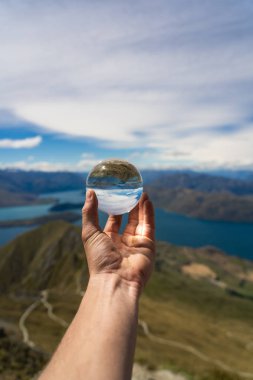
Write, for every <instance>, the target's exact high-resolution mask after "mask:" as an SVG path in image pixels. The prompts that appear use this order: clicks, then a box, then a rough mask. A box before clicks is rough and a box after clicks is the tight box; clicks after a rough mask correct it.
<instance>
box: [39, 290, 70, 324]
mask: <svg viewBox="0 0 253 380" xmlns="http://www.w3.org/2000/svg"><path fill="white" fill-rule="evenodd" d="M40 294H41V299H40V302H41V303H42V305H43V306H44V307H45V308H46V309H47V315H48V317H49V318H50V319H51V320H52V321H54V322H56V323H59V325H61V326H62V327H65V328H66V327H68V323H67V322H66V321H64V319H62V318H60V317H57V315H55V314H54V312H53V305H52V304H51V303H49V302H48V290H47V289H45V290H42V291H41V292H40Z"/></svg>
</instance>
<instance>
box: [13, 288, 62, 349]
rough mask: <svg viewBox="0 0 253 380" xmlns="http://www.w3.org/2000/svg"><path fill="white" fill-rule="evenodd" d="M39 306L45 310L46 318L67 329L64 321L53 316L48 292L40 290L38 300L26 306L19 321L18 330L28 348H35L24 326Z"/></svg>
mask: <svg viewBox="0 0 253 380" xmlns="http://www.w3.org/2000/svg"><path fill="white" fill-rule="evenodd" d="M40 304H42V305H43V306H44V307H45V308H46V310H47V315H48V318H50V319H51V320H52V321H54V322H56V323H58V324H59V325H61V326H62V327H64V328H67V327H68V323H67V322H66V321H64V319H62V318H60V317H57V315H56V314H54V312H53V305H52V304H50V303H49V302H48V290H47V289H45V290H42V291H41V292H40V299H39V300H37V301H35V302H33V303H32V304H31V305H30V306H28V308H27V309H26V310H25V311H24V313H23V314H22V315H21V317H20V319H19V329H20V331H21V333H22V335H23V342H24V343H25V344H27V345H28V346H29V347H35V343H34V342H33V341H32V340H30V337H29V331H28V328H27V326H26V320H27V318H28V317H29V316H30V315H31V313H32V312H33V311H34V310H35V309H36V308H37V307H38V306H39V305H40Z"/></svg>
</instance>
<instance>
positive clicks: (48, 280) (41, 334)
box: [0, 221, 253, 380]
mask: <svg viewBox="0 0 253 380" xmlns="http://www.w3.org/2000/svg"><path fill="white" fill-rule="evenodd" d="M0 279H1V280H0V309H1V315H0V363H1V367H0V368H1V371H2V372H1V373H2V375H1V376H2V378H1V376H0V378H1V379H4V380H7V379H13V380H14V379H17V378H18V379H20V380H24V379H28V378H31V374H32V375H33V374H36V373H37V372H38V371H39V370H40V369H41V368H42V367H43V365H44V364H45V362H46V360H48V358H49V357H50V355H51V353H52V352H53V351H54V349H55V348H56V346H57V345H58V343H59V341H60V339H61V337H62V335H63V334H64V332H65V330H66V328H67V326H68V324H69V323H70V321H71V320H72V318H73V316H74V314H75V312H76V310H77V308H78V305H79V303H80V300H81V297H82V296H83V294H84V292H85V288H86V285H87V282H88V269H87V264H86V260H85V255H84V250H83V246H82V242H81V230H80V228H79V227H76V226H73V225H71V224H69V223H66V222H63V221H54V222H50V223H48V224H45V225H43V226H41V227H39V228H36V229H34V230H32V231H30V232H28V233H26V234H23V235H21V236H19V237H17V238H16V239H15V240H14V241H12V242H11V243H9V244H8V245H6V246H5V247H2V248H1V249H0ZM252 315H253V263H252V262H250V261H246V260H242V259H239V258H236V257H230V256H227V255H225V254H224V253H222V252H220V251H218V250H217V249H215V248H211V247H205V248H201V249H192V248H187V247H177V246H173V245H170V244H167V243H164V242H158V243H157V259H156V263H155V271H154V273H153V275H152V277H151V280H150V281H149V284H148V286H147V288H146V289H145V291H144V294H143V295H142V297H141V300H140V316H139V328H138V339H137V348H136V353H135V361H136V362H138V363H139V364H141V365H144V366H146V367H148V368H149V369H150V370H151V372H152V370H156V369H161V368H163V369H166V368H167V369H169V370H171V371H173V372H174V373H180V374H181V375H182V376H184V377H185V379H194V380H218V379H224V380H225V379H227V380H236V379H243V378H253V363H252V360H251V359H252V353H253V345H252V342H253V326H252ZM10 347H11V348H10ZM11 350H14V351H15V352H17V353H18V354H17V355H16V357H15V360H14V359H13V360H12V361H11V360H9V359H8V360H7V359H6V357H8V355H9V354H10V352H13V351H11ZM25 350H26V351H25ZM24 352H26V354H24ZM27 358H29V359H27ZM153 378H154V379H155V372H154V377H153Z"/></svg>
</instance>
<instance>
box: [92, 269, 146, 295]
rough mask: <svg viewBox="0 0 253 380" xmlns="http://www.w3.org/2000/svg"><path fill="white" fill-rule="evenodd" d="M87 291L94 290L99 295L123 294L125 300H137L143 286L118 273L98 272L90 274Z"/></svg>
mask: <svg viewBox="0 0 253 380" xmlns="http://www.w3.org/2000/svg"><path fill="white" fill-rule="evenodd" d="M87 291H94V292H96V294H97V295H98V296H99V295H100V294H101V295H103V296H106V295H108V296H109V295H111V296H112V295H115V294H121V295H122V296H123V297H124V299H125V301H126V300H131V301H133V302H137V301H138V299H139V296H140V293H141V287H140V285H139V284H138V283H135V282H133V281H127V280H125V279H123V278H122V277H120V276H119V275H118V274H117V273H98V274H92V275H90V278H89V282H88V286H87Z"/></svg>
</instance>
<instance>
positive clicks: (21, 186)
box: [0, 170, 85, 207]
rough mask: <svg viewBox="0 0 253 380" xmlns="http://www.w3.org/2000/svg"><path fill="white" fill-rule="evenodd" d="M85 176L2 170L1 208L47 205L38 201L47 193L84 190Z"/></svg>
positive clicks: (43, 201)
mask: <svg viewBox="0 0 253 380" xmlns="http://www.w3.org/2000/svg"><path fill="white" fill-rule="evenodd" d="M84 178H85V175H84V176H82V175H81V174H78V173H69V172H55V173H53V172H50V173H46V172H38V171H22V170H17V171H13V170H0V207H6V206H19V205H26V204H35V203H46V202H48V201H50V200H49V199H48V200H47V199H44V200H41V199H38V195H39V194H41V193H47V192H57V191H65V190H75V189H82V188H83V187H84V186H85V181H84Z"/></svg>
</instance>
